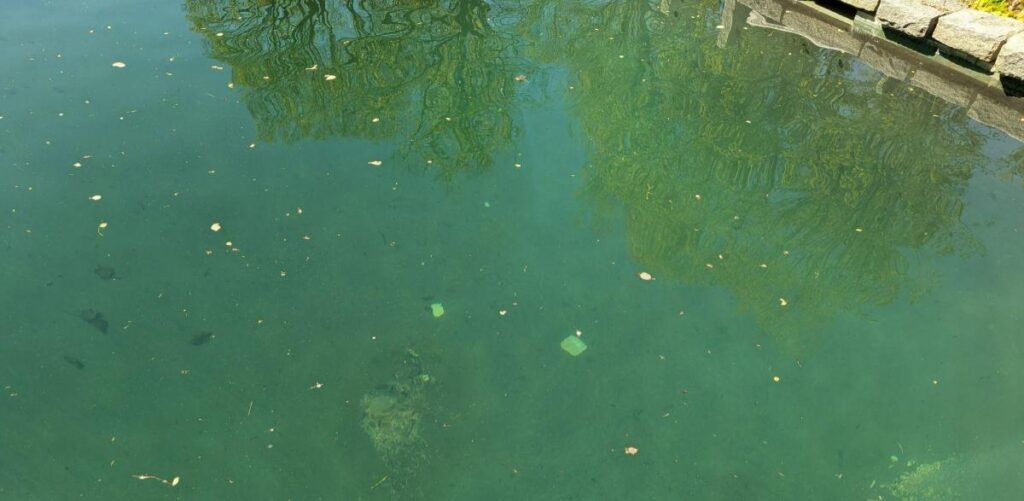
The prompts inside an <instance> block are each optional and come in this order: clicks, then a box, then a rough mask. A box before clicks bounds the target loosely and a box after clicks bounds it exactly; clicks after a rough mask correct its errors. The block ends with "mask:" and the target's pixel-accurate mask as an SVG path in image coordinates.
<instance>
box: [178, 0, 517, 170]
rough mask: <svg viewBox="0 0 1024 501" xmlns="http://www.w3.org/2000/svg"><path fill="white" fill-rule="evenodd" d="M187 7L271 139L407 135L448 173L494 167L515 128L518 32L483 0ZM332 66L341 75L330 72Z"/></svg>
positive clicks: (411, 151)
mask: <svg viewBox="0 0 1024 501" xmlns="http://www.w3.org/2000/svg"><path fill="white" fill-rule="evenodd" d="M185 10H186V14H187V16H188V19H189V20H190V21H191V23H192V25H193V29H194V30H195V31H196V32H198V33H201V34H203V35H204V36H205V37H206V39H207V42H208V47H209V52H210V56H211V57H213V58H215V59H217V60H219V61H223V62H224V63H226V64H228V65H230V66H231V70H232V81H233V83H234V85H235V86H236V87H237V88H238V89H239V91H240V93H241V99H242V101H243V102H244V103H245V105H246V107H248V109H249V112H250V113H251V114H252V116H253V119H254V120H255V122H256V127H257V131H258V135H259V138H260V140H262V141H275V140H278V141H285V142H290V141H297V140H299V139H324V138H329V137H332V136H341V137H353V138H364V139H371V140H387V139H390V140H400V141H399V142H400V144H401V145H402V146H401V148H400V153H401V154H402V155H403V156H404V157H406V158H409V159H410V160H412V159H415V160H416V161H415V162H411V163H413V164H417V165H426V161H427V160H429V161H431V164H432V165H433V166H435V167H436V168H437V169H438V170H439V171H440V172H441V176H442V177H444V178H451V176H453V175H454V174H455V173H456V172H459V171H484V170H486V169H487V168H489V166H490V165H491V162H492V157H493V156H494V154H495V152H496V151H499V150H501V149H502V148H505V147H508V146H509V145H510V143H511V141H512V139H513V137H514V136H515V127H514V124H513V120H512V116H511V107H512V105H513V100H514V98H515V94H516V91H515V80H514V75H515V74H517V73H518V72H519V71H522V62H521V61H517V60H516V59H515V57H514V48H515V47H514V46H515V44H516V40H517V39H516V38H514V37H512V36H511V35H510V34H509V33H507V32H505V31H502V30H497V29H495V28H494V27H493V26H494V25H495V23H500V22H503V20H504V19H505V18H506V17H508V16H509V14H508V13H506V12H503V11H501V10H499V9H496V8H494V7H492V6H491V5H490V4H489V3H488V2H484V1H482V0H457V1H427V2H424V1H363V2H354V1H352V0H348V1H341V0H318V1H298V0H279V1H278V0H251V1H238V0H220V1H213V2H211V1H206V0H202V1H200V0H188V1H186V4H185ZM326 75H333V76H334V77H335V78H334V79H332V80H328V79H327V77H326Z"/></svg>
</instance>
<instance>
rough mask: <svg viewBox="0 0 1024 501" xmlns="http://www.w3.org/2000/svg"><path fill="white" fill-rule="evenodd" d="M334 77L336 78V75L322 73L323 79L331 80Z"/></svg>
mask: <svg viewBox="0 0 1024 501" xmlns="http://www.w3.org/2000/svg"><path fill="white" fill-rule="evenodd" d="M336 78H338V76H337V75H324V80H327V81H328V82H330V81H331V80H334V79H336Z"/></svg>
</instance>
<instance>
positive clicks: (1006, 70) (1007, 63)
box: [995, 33, 1024, 81]
mask: <svg viewBox="0 0 1024 501" xmlns="http://www.w3.org/2000/svg"><path fill="white" fill-rule="evenodd" d="M995 70H996V71H998V72H999V74H1000V75H1003V76H1007V77H1010V78H1014V79H1016V80H1021V81H1024V33H1018V34H1016V35H1014V36H1012V37H1010V38H1009V39H1008V40H1007V41H1006V44H1005V45H1003V48H1002V49H1000V50H999V57H998V58H997V59H996V66H995Z"/></svg>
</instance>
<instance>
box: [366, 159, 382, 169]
mask: <svg viewBox="0 0 1024 501" xmlns="http://www.w3.org/2000/svg"><path fill="white" fill-rule="evenodd" d="M366 163H368V164H370V165H372V166H374V167H380V166H381V164H383V163H384V162H381V161H380V160H370V161H369V162H366Z"/></svg>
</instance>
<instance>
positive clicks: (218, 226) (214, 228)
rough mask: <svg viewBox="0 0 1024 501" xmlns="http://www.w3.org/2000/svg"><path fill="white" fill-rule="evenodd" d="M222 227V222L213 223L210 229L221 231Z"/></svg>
mask: <svg viewBox="0 0 1024 501" xmlns="http://www.w3.org/2000/svg"><path fill="white" fill-rule="evenodd" d="M220 228H221V226H220V223H213V224H211V225H210V231H212V232H215V233H216V232H218V231H220Z"/></svg>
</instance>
